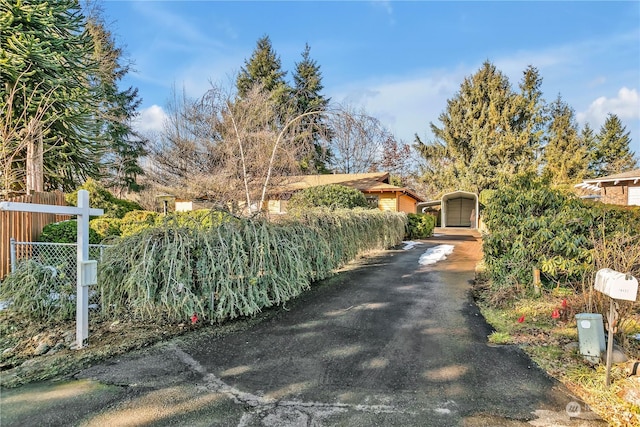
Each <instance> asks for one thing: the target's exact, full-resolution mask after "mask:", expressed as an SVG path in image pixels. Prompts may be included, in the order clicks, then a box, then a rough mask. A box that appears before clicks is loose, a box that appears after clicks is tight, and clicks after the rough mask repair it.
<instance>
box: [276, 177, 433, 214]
mask: <svg viewBox="0 0 640 427" xmlns="http://www.w3.org/2000/svg"><path fill="white" fill-rule="evenodd" d="M329 184H337V185H344V186H346V187H351V188H355V189H357V190H360V191H362V193H363V194H364V196H365V197H366V198H367V200H368V201H369V203H370V204H371V205H372V206H376V207H378V209H380V210H383V211H392V212H405V213H416V212H417V204H418V203H419V202H423V201H424V199H423V198H422V197H420V196H419V195H418V194H416V193H415V192H414V191H412V190H410V189H408V188H404V187H398V186H395V185H392V184H390V183H389V174H388V173H386V172H380V173H357V174H330V175H299V176H289V177H286V178H285V181H283V182H282V183H280V184H279V185H278V186H277V188H276V189H275V190H274V191H273V192H272V195H271V196H270V197H269V201H268V210H269V213H275V214H278V213H286V211H287V203H288V200H289V199H290V198H291V196H292V195H293V193H295V192H296V191H300V190H302V189H305V188H310V187H318V186H320V185H329Z"/></svg>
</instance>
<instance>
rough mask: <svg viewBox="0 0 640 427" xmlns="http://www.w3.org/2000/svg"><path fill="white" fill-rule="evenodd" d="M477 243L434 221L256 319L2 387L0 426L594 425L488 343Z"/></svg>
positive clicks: (508, 352) (562, 392)
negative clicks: (413, 240) (434, 258)
mask: <svg viewBox="0 0 640 427" xmlns="http://www.w3.org/2000/svg"><path fill="white" fill-rule="evenodd" d="M442 244H448V245H453V246H454V249H453V252H452V253H451V254H450V255H449V256H448V257H447V259H446V260H442V261H439V262H437V263H435V264H432V265H421V264H420V263H419V260H420V257H421V256H422V255H423V254H424V253H425V251H427V249H428V248H430V247H435V246H438V245H442ZM479 248H480V240H479V236H478V235H477V234H475V233H473V232H471V231H470V230H452V231H451V230H450V231H447V232H446V233H445V232H443V231H438V234H436V236H435V237H433V238H431V239H428V240H425V241H423V242H422V243H421V244H419V245H416V246H414V247H413V248H411V249H407V250H405V249H403V248H398V249H396V250H390V251H386V252H384V253H381V254H378V255H376V256H371V257H368V258H366V260H364V261H363V262H360V263H358V264H357V265H355V266H352V267H350V268H349V269H346V270H345V271H342V272H341V273H340V274H338V275H336V276H335V277H333V278H332V279H330V280H327V281H325V282H323V283H321V284H318V285H316V286H314V287H313V288H312V290H310V291H309V292H308V293H306V294H305V295H303V296H302V297H300V298H299V299H297V300H296V301H295V302H293V303H291V304H288V305H287V306H286V307H285V308H284V309H278V310H273V311H271V312H269V313H267V314H265V316H263V317H262V321H260V322H256V321H252V322H240V323H239V324H238V327H236V328H235V329H234V328H231V330H228V329H227V330H226V332H224V333H221V332H220V331H219V330H218V329H213V328H212V329H211V330H209V331H199V332H197V333H193V334H190V335H186V336H183V337H181V338H180V339H177V340H173V341H171V342H168V343H163V344H161V345H158V346H155V347H153V348H150V349H147V350H145V351H142V352H136V353H132V354H129V355H126V356H122V357H118V358H115V359H112V360H109V361H107V362H104V363H102V364H100V365H97V366H94V367H92V368H89V369H86V370H84V371H82V372H79V373H78V374H77V375H75V378H74V380H73V381H70V382H47V383H43V384H35V385H30V386H25V387H21V388H19V389H16V390H9V391H5V392H4V393H3V395H2V399H1V402H2V404H1V405H0V410H1V412H0V417H1V424H2V426H14V425H15V426H25V425H52V426H53V425H60V426H62V425H91V426H107V425H108V426H143V425H144V426H156V425H157V426H160V425H176V426H238V427H240V426H279V427H280V426H282V427H287V426H367V427H368V426H485V425H486V426H501V425H503V426H518V425H539V426H562V425H567V426H571V425H575V426H578V425H585V426H586V425H604V423H602V422H600V421H597V420H589V419H590V418H593V417H594V414H593V413H589V411H588V410H584V409H583V410H581V408H584V406H583V405H582V404H581V403H580V401H579V400H578V399H576V398H575V397H573V396H571V394H570V393H569V391H568V390H567V389H566V388H565V387H563V386H562V385H561V384H560V383H558V382H557V381H555V380H554V379H552V378H550V377H549V376H547V375H546V374H545V373H544V372H543V371H541V370H540V369H538V368H537V367H536V366H535V365H534V364H533V363H532V362H531V360H530V359H529V358H528V357H527V356H526V355H525V354H524V353H523V352H522V351H520V350H519V349H518V348H517V347H515V346H500V347H494V346H489V345H487V339H486V337H487V335H488V334H489V333H490V331H491V329H490V327H489V326H488V325H487V324H486V323H485V321H484V319H483V318H482V316H481V315H480V314H479V311H478V309H477V307H476V306H475V304H474V303H473V301H472V300H471V298H470V296H469V290H470V286H471V285H470V282H471V281H472V280H473V277H474V267H475V265H476V262H477V261H478V259H479V258H478V257H479ZM568 405H569V406H568ZM567 407H569V408H570V409H571V410H570V411H569V413H571V414H572V415H576V414H577V413H578V412H580V414H579V417H578V418H569V413H568V412H567Z"/></svg>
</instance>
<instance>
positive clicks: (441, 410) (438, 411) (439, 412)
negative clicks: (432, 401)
mask: <svg viewBox="0 0 640 427" xmlns="http://www.w3.org/2000/svg"><path fill="white" fill-rule="evenodd" d="M434 412H436V413H438V414H443V415H444V414H450V413H451V409H447V408H436V409H434Z"/></svg>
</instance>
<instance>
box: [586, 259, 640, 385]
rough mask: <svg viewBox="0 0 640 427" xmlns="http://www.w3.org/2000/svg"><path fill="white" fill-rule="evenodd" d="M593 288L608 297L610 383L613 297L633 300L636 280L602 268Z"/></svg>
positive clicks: (614, 322)
mask: <svg viewBox="0 0 640 427" xmlns="http://www.w3.org/2000/svg"><path fill="white" fill-rule="evenodd" d="M594 288H595V289H596V290H597V291H600V292H602V293H603V294H605V295H607V296H608V297H609V316H608V322H609V327H608V330H609V339H608V340H607V374H606V379H605V383H606V385H607V387H608V386H609V385H610V384H611V375H610V374H611V359H612V356H613V334H614V333H615V331H616V320H617V319H616V318H617V316H618V313H617V312H616V307H615V306H616V302H615V301H614V299H620V300H625V301H635V300H636V297H637V296H638V280H637V279H636V278H635V277H633V276H631V275H629V274H624V273H620V272H618V271H615V270H611V269H610V268H603V269H600V270H598V272H597V273H596V283H595V286H594Z"/></svg>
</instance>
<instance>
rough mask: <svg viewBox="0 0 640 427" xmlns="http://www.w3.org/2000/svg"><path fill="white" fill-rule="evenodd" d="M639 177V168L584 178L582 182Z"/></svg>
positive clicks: (592, 182) (625, 179)
mask: <svg viewBox="0 0 640 427" xmlns="http://www.w3.org/2000/svg"><path fill="white" fill-rule="evenodd" d="M636 179H640V169H634V170H631V171H628V172H622V173H617V174H615V175H609V176H602V177H600V178H593V179H585V180H584V181H583V182H586V183H591V184H595V183H598V182H609V181H630V180H636Z"/></svg>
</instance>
